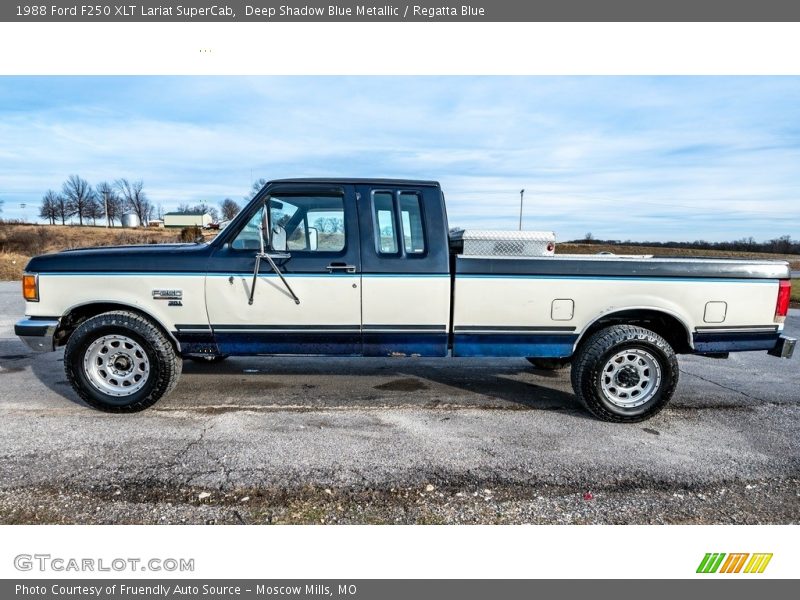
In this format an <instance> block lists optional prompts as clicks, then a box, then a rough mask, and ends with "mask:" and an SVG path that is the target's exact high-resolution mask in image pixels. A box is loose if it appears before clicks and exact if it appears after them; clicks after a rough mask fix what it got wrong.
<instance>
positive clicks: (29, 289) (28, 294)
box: [22, 275, 39, 302]
mask: <svg viewBox="0 0 800 600" xmlns="http://www.w3.org/2000/svg"><path fill="white" fill-rule="evenodd" d="M22 296H23V297H24V298H25V300H27V301H28V302H38V301H39V278H38V277H37V276H36V275H23V276H22Z"/></svg>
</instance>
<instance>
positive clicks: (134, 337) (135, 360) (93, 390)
mask: <svg viewBox="0 0 800 600" xmlns="http://www.w3.org/2000/svg"><path fill="white" fill-rule="evenodd" d="M181 367H182V361H181V358H180V356H178V354H177V353H176V352H175V348H174V347H173V346H172V344H171V343H170V341H169V339H167V337H166V336H165V335H164V334H163V333H162V332H161V330H160V329H159V328H158V327H156V326H155V325H154V324H153V323H152V322H150V321H149V320H147V319H146V318H145V317H142V316H141V315H139V314H136V313H132V312H127V311H115V312H107V313H103V314H100V315H97V316H96V317H92V318H91V319H87V320H86V321H84V322H83V323H81V324H80V326H78V328H77V329H76V330H75V331H74V332H73V333H72V335H71V336H70V338H69V341H68V342H67V347H66V349H65V351H64V368H65V370H66V374H67V379H68V380H69V382H70V384H71V385H72V387H73V388H74V389H75V391H76V392H77V393H78V395H79V396H80V397H81V398H82V399H83V400H84V401H85V402H86V403H87V404H89V405H90V406H92V407H94V408H97V409H99V410H103V411H107V412H118V413H119V412H136V411H140V410H144V409H145V408H148V407H149V406H152V405H153V404H155V403H156V402H157V401H158V400H159V399H160V398H161V397H162V396H165V395H166V394H168V393H169V392H171V391H172V389H173V388H174V387H175V385H176V384H177V383H178V378H179V376H180V374H181Z"/></svg>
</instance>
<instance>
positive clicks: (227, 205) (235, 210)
mask: <svg viewBox="0 0 800 600" xmlns="http://www.w3.org/2000/svg"><path fill="white" fill-rule="evenodd" d="M220 208H221V209H222V219H223V221H230V220H231V219H232V218H233V217H235V216H236V215H238V214H239V211H240V210H242V207H241V206H239V205H238V204H236V202H234V201H233V200H231V199H230V198H225V200H223V201H222V202H221V203H220Z"/></svg>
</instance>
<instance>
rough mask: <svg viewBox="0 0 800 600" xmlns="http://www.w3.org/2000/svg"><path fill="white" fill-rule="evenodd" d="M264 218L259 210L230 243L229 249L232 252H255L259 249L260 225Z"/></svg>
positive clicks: (261, 210) (262, 212)
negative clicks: (231, 249) (232, 250)
mask: <svg viewBox="0 0 800 600" xmlns="http://www.w3.org/2000/svg"><path fill="white" fill-rule="evenodd" d="M263 218H264V211H263V209H259V210H258V211H256V213H255V214H254V215H253V216H252V217H251V218H250V220H249V221H248V222H247V223H246V224H245V226H244V227H242V230H241V231H240V232H239V234H238V235H237V236H236V238H235V239H234V240H233V242H231V248H233V249H234V250H255V251H256V252H257V251H258V250H260V249H261V240H260V239H259V238H260V237H261V223H262V219H263Z"/></svg>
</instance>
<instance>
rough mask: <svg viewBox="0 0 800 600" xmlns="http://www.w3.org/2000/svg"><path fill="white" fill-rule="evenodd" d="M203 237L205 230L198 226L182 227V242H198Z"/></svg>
mask: <svg viewBox="0 0 800 600" xmlns="http://www.w3.org/2000/svg"><path fill="white" fill-rule="evenodd" d="M202 237H203V231H202V230H201V229H200V228H199V227H198V226H197V225H192V226H191V227H184V228H183V229H181V235H180V238H179V239H180V241H182V242H196V241H197V239H198V238H202Z"/></svg>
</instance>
